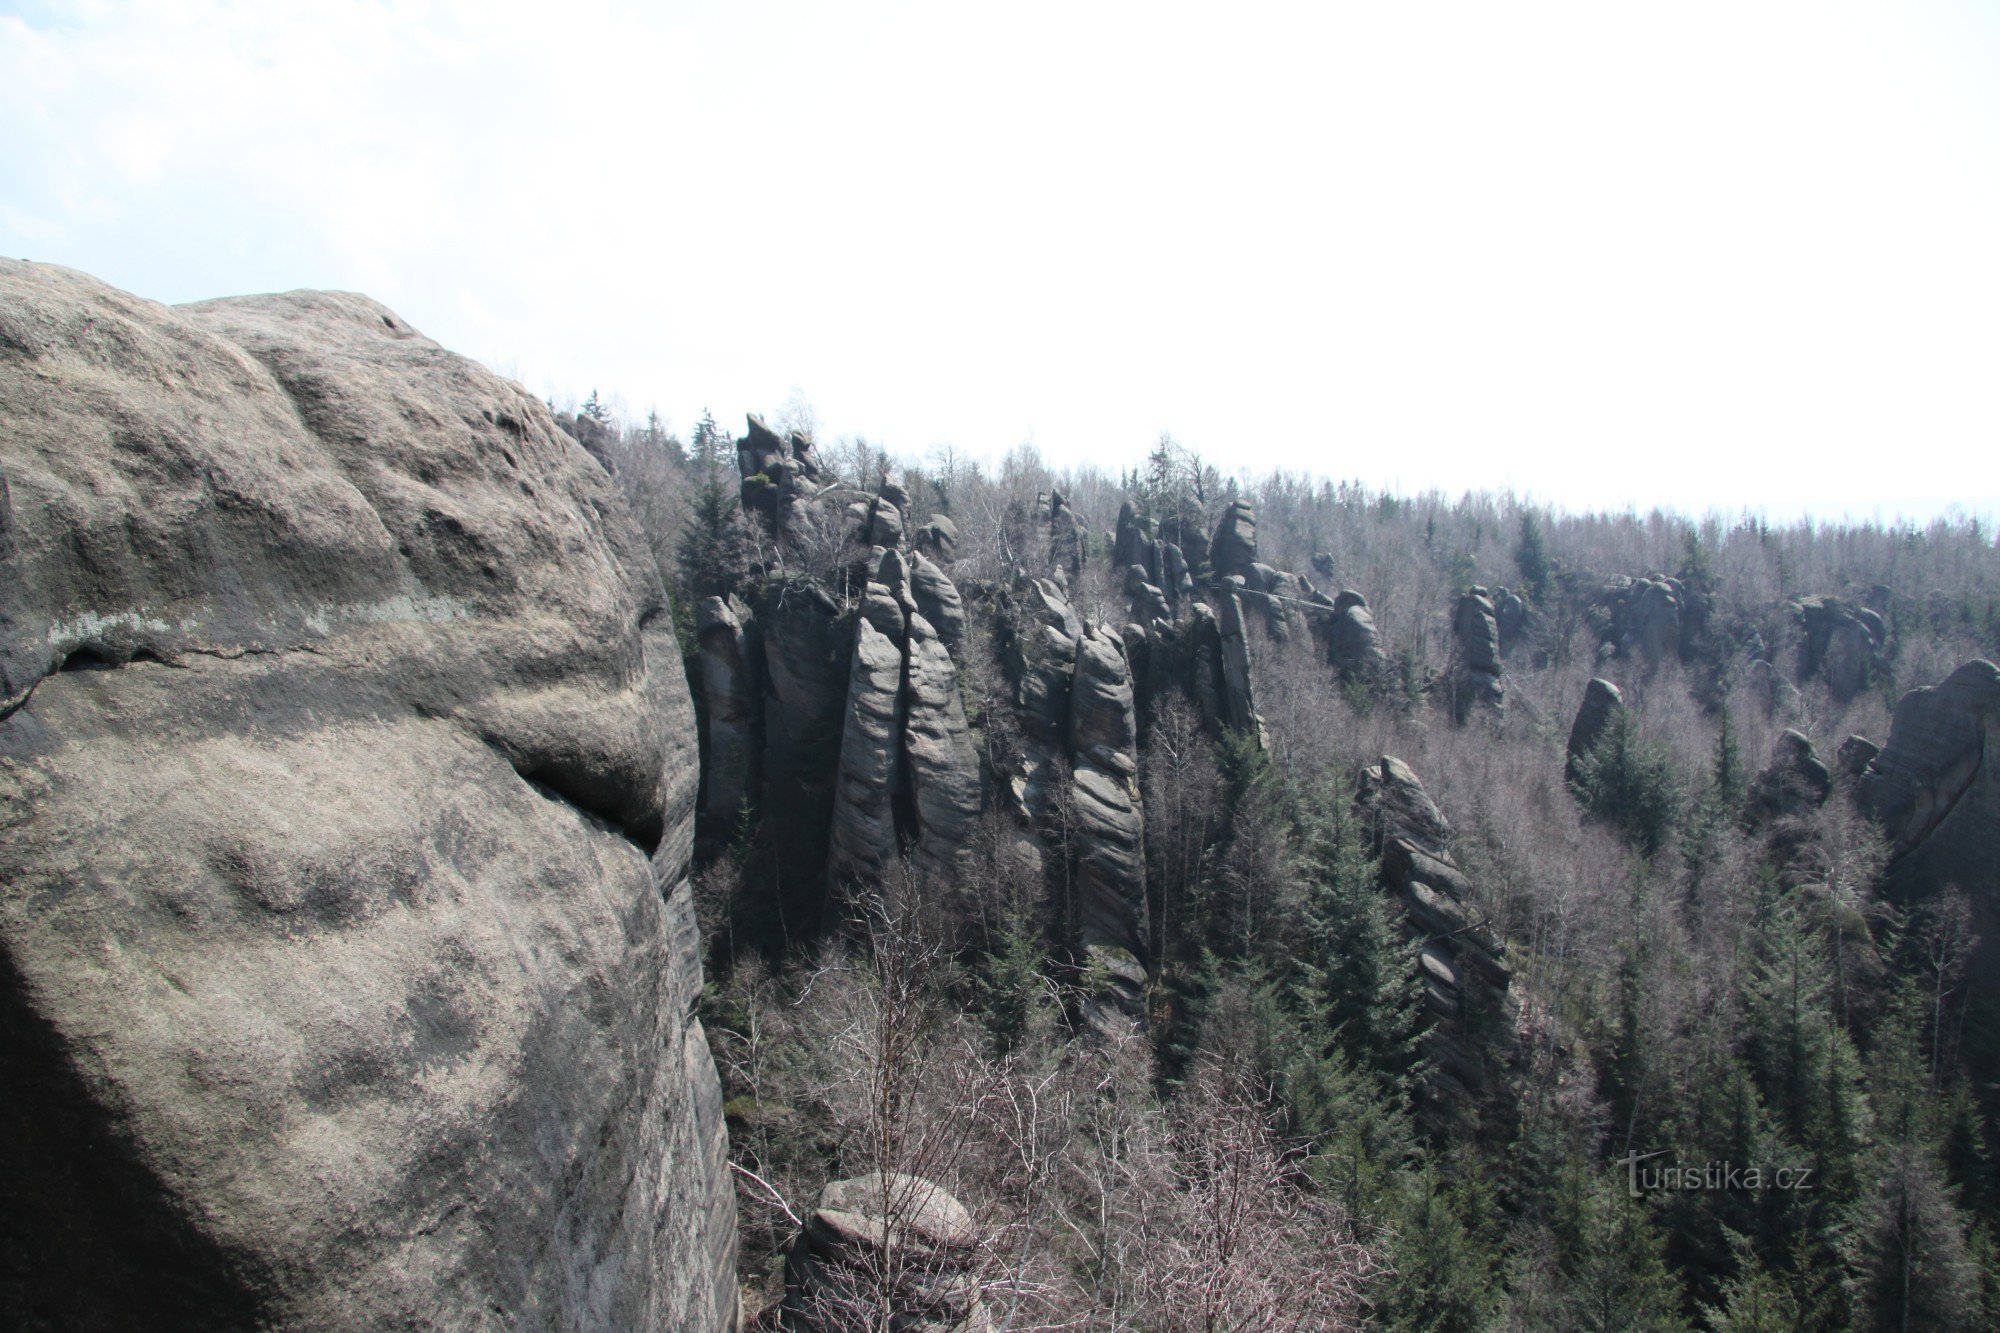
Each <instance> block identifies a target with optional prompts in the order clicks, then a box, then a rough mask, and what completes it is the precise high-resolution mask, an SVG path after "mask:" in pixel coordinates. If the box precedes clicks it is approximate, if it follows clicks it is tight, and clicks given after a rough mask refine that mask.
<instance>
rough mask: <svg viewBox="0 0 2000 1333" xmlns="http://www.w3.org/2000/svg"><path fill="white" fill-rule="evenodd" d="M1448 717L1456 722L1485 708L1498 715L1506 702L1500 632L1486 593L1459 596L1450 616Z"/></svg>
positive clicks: (1469, 592) (1478, 589)
mask: <svg viewBox="0 0 2000 1333" xmlns="http://www.w3.org/2000/svg"><path fill="white" fill-rule="evenodd" d="M1451 635H1452V662H1451V674H1450V688H1451V714H1452V717H1453V719H1455V720H1456V721H1459V722H1463V721H1465V720H1466V719H1467V718H1468V717H1470V716H1471V715H1472V711H1473V710H1474V709H1475V708H1478V707H1480V706H1482V705H1483V706H1485V707H1488V708H1492V709H1494V710H1495V711H1498V710H1499V709H1500V708H1501V707H1502V706H1503V705H1504V703H1505V701H1506V688H1505V686H1503V685H1502V684H1501V681H1500V628H1499V624H1498V622H1497V621H1496V620H1495V619H1494V616H1493V603H1492V601H1491V600H1489V599H1488V597H1487V595H1486V589H1484V588H1481V587H1477V586H1475V587H1473V588H1470V589H1468V590H1467V591H1466V592H1464V593H1462V594H1461V595H1460V596H1459V599H1458V602H1457V604H1456V605H1455V606H1454V607H1453V609H1452V615H1451Z"/></svg>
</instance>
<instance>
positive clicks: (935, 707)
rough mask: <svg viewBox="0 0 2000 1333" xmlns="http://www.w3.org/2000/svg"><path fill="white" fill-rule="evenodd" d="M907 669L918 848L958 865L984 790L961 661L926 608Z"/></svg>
mask: <svg viewBox="0 0 2000 1333" xmlns="http://www.w3.org/2000/svg"><path fill="white" fill-rule="evenodd" d="M920 558H921V557H920ZM907 671H908V685H907V689H908V717H907V720H906V721H905V724H904V734H903V751H904V757H905V760H906V762H907V763H908V765H909V778H910V789H911V796H912V798H913V799H912V807H913V811H914V815H915V818H916V823H917V827H916V829H915V831H914V832H915V842H916V849H917V855H918V856H919V858H921V859H923V860H924V861H926V862H928V863H929V865H930V866H931V867H932V868H934V869H938V870H944V869H947V868H949V867H952V866H954V865H956V864H957V863H958V861H959V860H960V858H961V857H962V856H963V854H964V852H965V850H966V848H967V847H968V846H969V845H970V843H971V840H972V830H973V826H974V824H975V823H977V821H978V819H979V811H980V807H981V805H982V803H983V794H982V791H981V786H980V776H979V754H978V752H977V751H976V750H975V749H974V748H973V745H972V732H971V729H970V728H968V727H967V725H966V722H965V703H964V701H963V699H962V698H961V696H960V694H959V688H958V669H957V667H956V666H954V665H953V663H952V660H951V654H950V653H949V652H947V651H946V649H945V644H944V642H943V640H942V639H941V638H940V637H939V636H938V634H937V633H936V632H935V631H934V630H933V629H932V628H931V623H930V620H929V618H928V617H926V616H923V615H913V616H911V617H910V631H909V661H908V667H907Z"/></svg>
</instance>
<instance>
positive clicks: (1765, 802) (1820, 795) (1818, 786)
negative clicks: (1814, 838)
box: [1749, 728, 1833, 821]
mask: <svg viewBox="0 0 2000 1333" xmlns="http://www.w3.org/2000/svg"><path fill="white" fill-rule="evenodd" d="M1832 794H1833V774H1832V773H1831V772H1830V771H1829V770H1828V769H1827V766H1826V764H1825V762H1824V761H1823V760H1821V759H1820V757H1819V750H1818V749H1817V748H1816V747H1815V746H1814V745H1813V743H1812V738H1811V737H1809V736H1807V735H1806V734H1805V733H1804V732H1803V731H1797V730H1793V729H1789V728H1788V729H1787V730H1785V731H1784V732H1783V733H1781V734H1780V735H1779V737H1778V739H1777V741H1776V742H1774V743H1773V744H1772V746H1771V762H1770V763H1769V764H1767V765H1765V767H1764V770H1763V771H1762V772H1761V773H1759V774H1758V775H1757V780H1756V781H1755V782H1753V783H1751V784H1750V795H1749V814H1750V817H1751V819H1753V820H1756V821H1763V820H1768V819H1775V818H1778V817H1780V816H1784V815H1794V816H1795V815H1803V814H1806V813H1807V812H1809V811H1811V810H1815V809H1817V808H1819V807H1820V806H1822V805H1824V804H1826V798H1827V797H1828V796H1830V795H1832Z"/></svg>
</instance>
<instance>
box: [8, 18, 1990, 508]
mask: <svg viewBox="0 0 2000 1333" xmlns="http://www.w3.org/2000/svg"><path fill="white" fill-rule="evenodd" d="M0 253H7V254H13V255H20V256H24V257H28V258H33V259H40V260H49V261H53V262H56V263H62V264H68V265H71V266H73V267H77V268H81V269H85V270H88V271H90V272H92V273H95V274H98V275H99V276H101V277H103V278H106V279H108V280H109V281H111V282H113V283H116V284H117V285H119V286H121V287H125V288H127V289H129V290H131V291H134V292H137V293H139V294H140V295H143V296H148V297H154V298H157V299H159V300H163V301H170V302H171V301H185V300H193V299H197V298H201V297H207V296H217V295H225V294H231V293H238V292H254V291H268V290H282V289H287V288H294V287H335V288H350V289H357V290H361V291H365V292H367V293H369V294H370V295H372V296H374V297H376V298H378V299H380V300H382V301H384V302H386V303H387V304H388V305H390V306H392V307H394V308H395V309H396V310H398V311H399V312H400V313H401V314H402V315H403V316H405V317H406V318H407V319H409V320H410V321H411V322H413V323H414V324H415V325H416V326H417V327H419V328H421V329H423V330H424V331H425V332H426V333H428V334H430V335H431V336H432V337H435V338H437V339H439V340H440V341H442V342H444V343H445V344H446V345H447V346H450V347H453V348H456V349H457V350H460V351H463V352H466V353H469V354H471V355H474V356H477V357H479V358H480V359H482V360H484V361H486V362H487V363H488V364H490V365H493V366H495V367H497V368H500V369H502V370H503V371H505V372H507V373H509V374H512V375H514V376H515V377H517V378H518V379H520V380H521V381H522V382H523V383H524V384H526V385H527V386H528V387H529V388H530V389H533V390H535V391H536V392H538V393H544V394H549V393H552V394H554V395H555V396H556V397H558V398H561V397H563V396H565V395H572V394H573V395H581V394H583V393H585V392H587V391H588V390H589V389H590V388H591V387H593V386H595V387H598V388H600V389H601V390H603V392H604V393H606V394H607V395H610V394H613V393H616V394H618V395H619V396H620V397H621V398H622V400H623V402H624V404H625V405H626V407H627V409H628V410H629V411H630V412H632V413H633V414H634V415H643V414H644V412H645V411H646V410H647V409H648V408H649V407H657V409H658V410H659V411H660V413H661V414H662V416H664V417H665V418H667V420H668V421H669V422H670V423H671V424H672V425H674V426H675V427H676V428H678V429H680V430H681V431H683V432H685V431H686V430H687V429H688V427H690V426H691V425H692V424H693V421H694V420H695V418H696V417H697V416H698V415H699V413H700V412H701V410H702V408H703V407H704V406H709V407H712V408H713V409H714V411H715V413H716V415H717V416H718V417H720V418H723V419H724V420H725V422H726V423H727V424H729V425H730V426H731V427H732V429H740V424H741V414H742V413H743V412H744V411H745V410H746V409H749V410H762V411H766V412H775V411H776V410H778V409H779V408H781V407H782V406H783V405H784V404H785V403H786V402H787V400H788V399H792V398H794V396H795V395H796V396H799V397H802V399H803V400H804V401H806V402H809V403H810V404H811V405H812V407H813V409H814V410H815V412H816V414H817V417H818V420H819V423H820V434H821V438H822V439H828V438H831V437H833V436H836V435H847V434H856V433H858V434H862V435H865V436H867V437H868V438H869V439H871V440H875V441H877V442H879V443H882V444H885V445H886V446H888V447H889V448H890V449H892V450H895V451H898V452H901V453H905V454H909V455H921V454H923V453H925V452H926V451H927V450H929V449H930V448H931V447H932V446H934V445H937V444H940V443H944V442H950V443H952V444H954V445H955V446H957V447H958V448H959V449H960V450H963V451H967V452H970V453H972V454H975V455H976V454H995V455H997V454H998V453H999V452H1001V451H1004V450H1005V449H1007V448H1008V447H1010V446H1012V445H1014V444H1016V443H1019V442H1021V441H1023V440H1032V441H1033V442H1034V443H1035V444H1036V445H1037V446H1038V447H1039V448H1040V449H1041V450H1042V451H1043V453H1044V454H1045V455H1046V456H1048V457H1049V458H1051V459H1052V460H1053V461H1058V462H1076V461H1084V460H1089V461H1095V462H1097V463H1099V464H1101V465H1103V466H1106V467H1123V466H1125V465H1127V464H1129V463H1131V462H1133V461H1135V460H1137V459H1138V458H1140V457H1141V456H1142V455H1143V454H1144V453H1145V451H1146V450H1147V448H1148V447H1149V446H1150V445H1151V444H1152V442H1153V441H1154V440H1155V439H1157V438H1158V436H1159V433H1160V432H1161V431H1163V430H1165V431H1171V432H1172V433H1173V434H1174V436H1175V437H1176V438H1177V439H1180V440H1181V441H1183V442H1184V443H1186V444H1188V445H1190V446H1192V447H1194V448H1196V449H1199V450H1201V451H1203V452H1205V453H1207V454H1209V455H1211V456H1213V457H1214V458H1216V459H1217V460H1218V461H1220V462H1221V463H1222V464H1223V465H1224V467H1225V469H1234V468H1239V467H1248V468H1253V469H1256V470H1263V469H1266V468H1270V467H1276V466H1283V467H1288V468H1298V469H1307V470H1312V471H1316V472H1321V473H1325V474H1330V475H1333V476H1336V477H1342V478H1359V479H1361V480H1363V481H1366V482H1369V483H1371V484H1375V485H1383V486H1394V487H1397V488H1400V489H1403V490H1405V491H1409V490H1416V489H1421V488H1426V487H1430V486H1439V487H1443V488H1445V489H1447V490H1450V491H1454V492H1456V491H1459V490H1462V489H1466V488H1470V487H1491V486H1503V485H1511V486H1513V487H1515V488H1516V489H1517V490H1521V491H1525V492H1529V493H1532V494H1533V495H1535V496H1537V497H1539V498H1541V499H1544V500H1548V501H1552V502H1556V503H1560V504H1564V505H1567V506H1570V507H1584V506H1596V505H1615V506H1623V505H1625V504H1628V503H1629V504H1636V505H1637V506H1639V507H1640V508H1642V509H1643V508H1646V507H1650V506H1651V505H1654V504H1664V505H1670V506H1675V507H1679V508H1683V509H1694V510H1700V509H1705V508H1708V507H1711V506H1714V507H1720V508H1723V509H1730V510H1733V509H1736V508H1739V507H1741V506H1744V505H1746V504H1752V505H1764V506H1768V507H1769V509H1770V510H1771V511H1772V512H1774V513H1778V514H1789V513H1796V512H1798V511H1799V509H1800V508H1801V507H1802V506H1804V507H1808V508H1810V509H1812V510H1813V511H1814V512H1817V513H1819V514H1822V515H1828V516H1831V515H1836V514H1838V513H1841V512H1843V511H1852V512H1855V513H1859V514H1863V515H1866V514H1871V513H1875V512H1878V511H1879V512H1881V513H1882V514H1883V515H1884V516H1885V517H1886V516H1893V515H1894V514H1895V513H1896V512H1898V511H1904V512H1908V513H1911V514H1922V515H1928V514H1931V513H1934V512H1937V511H1938V510H1939V509H1940V508H1941V507H1942V506H1944V505H1947V504H1950V503H1960V504H1964V505H1967V506H1969V507H1972V508H1975V509H1977V510H1980V511H1983V512H1992V511H1994V510H1995V509H2000V4H1994V3H1929V2H1919V0H1902V2H1900V3H1881V4H1843V3H1835V2H1832V0H1811V2H1810V3H1797V4H1765V3H1757V2H1755V0H1730V2H1729V3H1721V4H1706V3H1699V2H1693V3H1691V2H1689V0H1678V2H1677V3H1673V4H1667V5H1652V6H1646V7H1644V8H1643V9H1642V8H1641V7H1639V6H1635V5H1625V4H1612V3H1605V2H1604V0H1595V2H1593V3H1582V4H1575V5H1544V4H1519V3H1508V4H1495V3H1491V2H1490V0H1488V2H1486V3H1471V4H1462V5H1460V4H1420V3H1386V2H1378V3H1368V4H1324V3H1322V4H1312V5H1298V6H1290V5H1286V6H1259V5H1253V4H1244V3H1232V4H1227V5H1225V4H1219V3H1209V4H1204V5H1199V6H1197V5H1178V4H1172V3H1163V2H1162V0H1152V2H1151V3H1147V4H1143V5H1121V4H1091V3H1087V2H1086V0H1068V2H1067V3H1061V4H1040V3H1033V2H1023V0H1015V2H1014V3H1009V4H1006V5H991V6H972V5H963V4H950V3H936V2H935V0H933V2H932V3H927V4H911V5H886V4H884V5H873V4H871V5H846V4H832V3H825V2H824V0H821V2H820V3H800V4H786V5H776V4H773V5H761V4H752V3H744V2H739V3H716V4H659V5H648V6H644V7H643V8H641V7H637V6H634V7H625V6H613V5H604V4H599V3H591V2H590V0H571V2H569V3H564V4H552V3H549V2H548V0H538V2H537V3H533V4H522V5H514V4H511V3H495V2H493V0H481V2H479V3H462V2H459V0H446V2H444V3H418V2H414V0H412V2H411V3H387V4H383V3H351V2H345V3H344V2H337V0H284V3H258V4H247V3H246V4H229V3H217V2H214V0H172V2H167V0H162V2H160V3H146V4H99V3H88V2H86V3H70V4H57V5H39V4H30V5H27V6H25V7H23V6H19V5H9V4H6V3H0Z"/></svg>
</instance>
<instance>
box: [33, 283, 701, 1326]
mask: <svg viewBox="0 0 2000 1333" xmlns="http://www.w3.org/2000/svg"><path fill="white" fill-rule="evenodd" d="M0 404H4V409H0V410H4V412H5V425H4V428H0V473H4V475H5V477H6V479H7V483H8V490H9V492H10V496H9V498H10V501H11V503H10V505H9V506H8V509H9V511H10V513H11V516H12V521H11V524H10V525H9V526H10V531H9V537H8V541H7V542H6V543H5V547H6V550H5V554H4V558H5V559H6V561H7V563H6V566H5V568H4V570H0V588H5V589H6V594H5V596H6V601H5V604H4V606H0V612H4V616H5V619H4V623H0V671H4V673H5V678H4V681H3V682H0V694H3V695H4V703H0V1062H4V1068H0V1323H5V1324H8V1325H9V1326H13V1327H37V1326H47V1327H77V1328H92V1327H104V1328H111V1327H146V1328H164V1329H173V1328H202V1329H217V1328H234V1327H244V1328H248V1327H269V1326H278V1325H282V1326H285V1327H300V1328H329V1329H331V1328H342V1329H345V1328H380V1327H419V1326H430V1327H456V1328H484V1327H493V1328H499V1327H508V1328H542V1329H571V1328H574V1329H582V1328H604V1327H655V1328H686V1329H708V1328H719V1327H723V1326H724V1325H725V1324H726V1323H728V1322H729V1321H730V1320H731V1319H732V1318H733V1308H734V1305H733V1302H734V1282H733V1272H732V1269H733V1243H734V1241H733V1234H734V1221H733V1211H734V1205H733V1195H732V1192H731V1188H730V1185H729V1182H728V1180H727V1177H726V1173H725V1172H724V1170H723V1167H722V1162H721V1153H722V1151H723V1145H722V1138H721V1134H722V1126H721V1115H720V1105H719V1102H720V1098H719V1090H718V1087H717V1084H716V1080H715V1074H714V1069H713V1066H712V1065H711V1064H710V1062H709V1058H708V1054H707V1048H706V1044H705V1042H704V1040H703V1037H702V1034H701V1031H700V1027H699V1025H698V1024H697V1023H695V1022H693V1021H692V1020H690V1019H689V1018H688V1017H687V1015H688V1013H689V1012H690V1009H691V1007H692V1005H693V1003H694V999H695V996H696V994H697V992H698V991H699V988H700V969H699V952H698V942H697V941H696V939H695V938H694V925H693V919H692V912H691V909H690V901H689V893H688V889H687V885H686V879H685V870H686V862H687V857H688V854H689V848H690V844H691V839H692V814H693V804H694V800H695V771H694V770H695V763H694V755H695V739H696V738H695V731H694V722H693V715H692V706H691V702H690V699H689V695H688V690H687V684H686V678H685V674H684V672H683V671H682V669H681V667H680V663H679V661H678V652H677V649H676V647H675V644H674V640H673V634H672V630H671V627H670V624H671V622H670V618H669V617H668V616H667V614H666V607H665V604H664V600H663V594H662V591H661V589H660V585H659V582H658V578H657V575H656V574H655V572H654V571H653V567H652V563H651V560H650V558H649V556H648V554H647V552H646V550H645V548H644V546H643V545H642V543H641V542H640V541H639V539H638V537H637V535H636V534H635V532H634V531H633V530H632V528H631V525H630V523H629V520H628V519H627V518H626V517H625V516H624V510H623V506H622V504H621V503H620V502H619V500H618V497H617V495H616V493H615V491H614V489H613V488H612V486H611V484H610V482H609V479H608V478H607V477H606V476H605V474H604V472H603V470H602V469H601V468H600V467H599V466H598V465H597V464H595V463H594V462H592V461H591V460H590V459H589V458H588V456H587V455H585V454H584V453H583V451H582V450H581V449H580V448H579V447H578V446H577V445H576V444H575V443H574V442H573V441H571V440H570V439H569V438H567V437H566V436H564V435H563V434H561V433H560V432H559V430H558V429H557V427H556V425H555V423H554V422H553V420H552V419H551V418H550V416H549V414H548V412H547V410H546V409H545V408H544V407H542V406H541V405H540V404H539V403H538V402H536V400H534V399H533V398H531V397H530V396H528V395H526V394H524V393H523V392H521V391H520V390H519V389H518V388H517V387H516V386H514V385H512V384H509V383H507V382H505V381H503V380H500V379H499V378H497V377H495V376H493V375H491V374H489V373H488V372H486V371H485V370H483V369H481V368H480V367H479V366H477V365H476V364H474V363H472V362H470V361H467V360H464V359H462V358H460V357H456V356H453V355H452V354H450V353H448V352H446V351H444V350H443V349H442V348H440V347H438V346H437V345H436V344H435V343H432V342H430V341H429V340H427V339H424V338H422V337H421V336H419V335H418V334H416V333H415V332H414V331H413V330H411V329H409V328H408V327H407V326H405V325H404V324H403V323H402V321H401V320H399V319H398V318H397V317H396V316H394V315H393V314H391V313H390V312H389V311H387V310H385V309H383V308H382V307H380V306H378V305H376V304H374V303H373V302H370V301H367V300H365V299H364V298H361V297H357V296H351V295H339V294H319V293H293V294H290V295H286V296H276V297H258V298H248V299H241V300H231V301H219V302H209V303H204V304H201V305H197V306H192V307H184V308H181V309H178V310H169V309H166V308H164V307H161V306H158V305H154V304H151V303H148V302H143V301H139V300H136V299H134V298H132V297H129V296H126V295H125V294H123V293H120V292H117V291H115V290H113V289H111V288H109V287H106V286H105V285H103V284H101V283H98V282H96V281H95V280H93V279H90V278H87V277H84V276H83V275H80V274H76V273H72V272H69V271H66V270H62V269H55V268H49V267H44V266H37V265H29V264H23V263H15V262H11V261H0ZM65 668H67V669H65Z"/></svg>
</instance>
